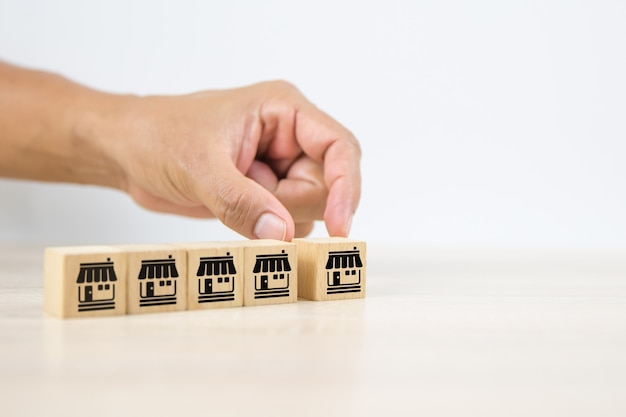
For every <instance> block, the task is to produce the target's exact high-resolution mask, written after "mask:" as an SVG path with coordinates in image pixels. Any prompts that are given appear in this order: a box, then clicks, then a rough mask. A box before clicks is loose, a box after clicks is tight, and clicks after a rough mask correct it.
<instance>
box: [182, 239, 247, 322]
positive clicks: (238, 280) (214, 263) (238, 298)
mask: <svg viewBox="0 0 626 417" xmlns="http://www.w3.org/2000/svg"><path fill="white" fill-rule="evenodd" d="M177 246H180V247H184V248H185V250H186V251H187V309H188V310H200V309H213V308H225V307H241V306H243V273H244V267H243V252H244V250H243V246H241V245H240V244H237V243H233V242H206V243H205V242H194V243H185V244H180V245H178V244H177Z"/></svg>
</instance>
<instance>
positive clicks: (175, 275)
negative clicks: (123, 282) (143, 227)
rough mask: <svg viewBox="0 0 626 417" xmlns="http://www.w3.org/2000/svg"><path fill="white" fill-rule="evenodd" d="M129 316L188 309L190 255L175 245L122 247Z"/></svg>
mask: <svg viewBox="0 0 626 417" xmlns="http://www.w3.org/2000/svg"><path fill="white" fill-rule="evenodd" d="M117 248H120V249H121V250H123V251H124V252H125V253H126V260H127V274H128V275H127V288H126V300H127V304H126V312H127V313H128V314H138V313H159V312H164V311H181V310H186V309H187V254H186V253H185V250H184V249H182V248H180V247H177V246H174V245H121V246H117Z"/></svg>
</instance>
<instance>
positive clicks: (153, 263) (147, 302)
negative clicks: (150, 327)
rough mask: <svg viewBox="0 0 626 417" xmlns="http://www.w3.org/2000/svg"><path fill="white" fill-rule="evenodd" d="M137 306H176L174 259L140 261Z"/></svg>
mask: <svg viewBox="0 0 626 417" xmlns="http://www.w3.org/2000/svg"><path fill="white" fill-rule="evenodd" d="M137 278H138V279H139V306H140V307H151V306H162V305H169V304H176V280H177V278H178V270H177V269H176V259H172V255H170V256H169V257H168V258H167V259H154V260H147V261H141V271H139V276H138V277H137Z"/></svg>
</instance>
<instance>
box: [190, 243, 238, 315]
mask: <svg viewBox="0 0 626 417" xmlns="http://www.w3.org/2000/svg"><path fill="white" fill-rule="evenodd" d="M236 274H237V270H236V269H235V263H234V261H233V256H232V255H231V254H230V252H226V256H214V257H204V258H200V265H199V266H198V271H197V272H196V277H197V278H198V303H214V302H218V301H233V300H234V299H235V276H236Z"/></svg>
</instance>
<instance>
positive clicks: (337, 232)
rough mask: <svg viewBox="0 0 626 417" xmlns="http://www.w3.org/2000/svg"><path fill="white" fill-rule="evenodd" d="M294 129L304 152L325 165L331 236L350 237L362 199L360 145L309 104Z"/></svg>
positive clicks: (350, 134)
mask: <svg viewBox="0 0 626 417" xmlns="http://www.w3.org/2000/svg"><path fill="white" fill-rule="evenodd" d="M295 128H296V129H295V134H296V139H297V141H298V143H299V144H300V146H301V147H302V150H303V151H304V152H305V153H306V154H307V155H308V156H309V157H311V158H312V159H314V160H316V161H318V162H320V163H323V165H324V181H325V183H326V186H327V187H328V198H327V200H326V210H325V211H324V222H325V223H326V228H327V229H328V234H329V235H330V236H348V234H349V232H350V226H351V224H352V217H353V216H354V213H355V211H356V209H357V207H358V205H359V200H360V198H361V168H360V163H361V147H360V145H359V142H358V141H357V140H356V138H355V137H354V135H353V134H352V133H351V132H350V131H349V130H348V129H346V128H345V127H343V126H342V125H341V124H339V123H338V122H337V121H335V120H334V119H333V118H332V117H330V116H328V115H327V114H325V113H324V112H322V111H321V110H319V109H317V108H316V107H315V106H313V105H312V104H310V103H308V102H307V103H306V104H305V105H303V106H302V107H300V108H299V109H298V111H297V114H296V123H295Z"/></svg>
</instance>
